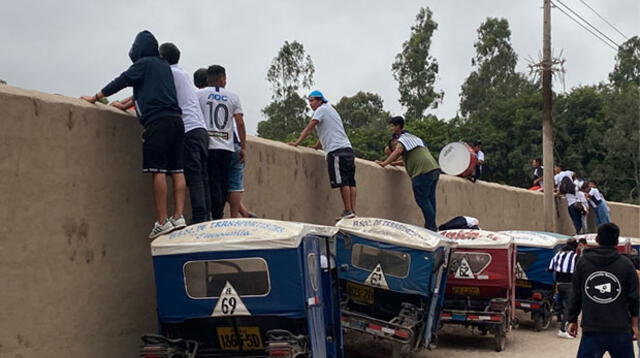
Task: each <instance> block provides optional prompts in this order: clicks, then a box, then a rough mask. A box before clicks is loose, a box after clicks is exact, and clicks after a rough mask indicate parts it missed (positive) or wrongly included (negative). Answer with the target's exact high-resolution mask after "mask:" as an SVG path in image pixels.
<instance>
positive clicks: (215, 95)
mask: <svg viewBox="0 0 640 358" xmlns="http://www.w3.org/2000/svg"><path fill="white" fill-rule="evenodd" d="M207 98H208V99H214V100H216V101H226V100H227V96H223V95H221V94H219V93H212V94H210V95H209V97H207Z"/></svg>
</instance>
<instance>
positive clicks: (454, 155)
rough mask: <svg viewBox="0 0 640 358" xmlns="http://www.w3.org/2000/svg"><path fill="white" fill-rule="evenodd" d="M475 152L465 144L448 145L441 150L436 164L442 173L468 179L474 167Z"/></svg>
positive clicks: (454, 143)
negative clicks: (438, 164)
mask: <svg viewBox="0 0 640 358" xmlns="http://www.w3.org/2000/svg"><path fill="white" fill-rule="evenodd" d="M477 160H478V159H477V157H476V152H474V151H473V148H471V147H470V146H469V145H468V144H467V143H465V142H453V143H449V144H447V145H445V146H444V148H442V150H441V151H440V156H439V157H438V162H439V163H440V168H441V169H442V171H443V172H445V173H446V174H449V175H457V176H459V177H468V176H470V175H471V174H473V171H474V170H475V167H476V161H477Z"/></svg>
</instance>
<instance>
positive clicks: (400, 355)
mask: <svg viewBox="0 0 640 358" xmlns="http://www.w3.org/2000/svg"><path fill="white" fill-rule="evenodd" d="M410 355H411V345H410V344H403V343H393V348H392V351H391V358H407V357H409V356H410Z"/></svg>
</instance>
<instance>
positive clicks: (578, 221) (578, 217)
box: [568, 203, 582, 234]
mask: <svg viewBox="0 0 640 358" xmlns="http://www.w3.org/2000/svg"><path fill="white" fill-rule="evenodd" d="M577 205H580V204H578V203H575V204H573V205H571V206H569V208H568V209H569V216H571V221H573V227H575V228H576V234H579V233H580V230H582V214H581V213H580V211H579V210H578V209H576V206H577Z"/></svg>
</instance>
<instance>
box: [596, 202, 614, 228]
mask: <svg viewBox="0 0 640 358" xmlns="http://www.w3.org/2000/svg"><path fill="white" fill-rule="evenodd" d="M608 222H611V219H609V212H608V211H607V206H606V205H605V203H604V200H602V201H600V204H598V206H597V207H596V227H598V226H600V225H602V224H606V223H608Z"/></svg>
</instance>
